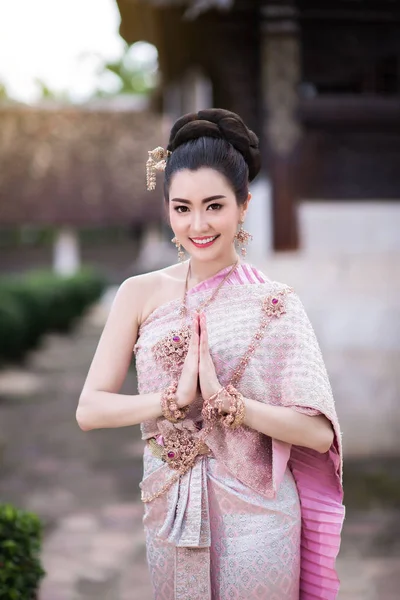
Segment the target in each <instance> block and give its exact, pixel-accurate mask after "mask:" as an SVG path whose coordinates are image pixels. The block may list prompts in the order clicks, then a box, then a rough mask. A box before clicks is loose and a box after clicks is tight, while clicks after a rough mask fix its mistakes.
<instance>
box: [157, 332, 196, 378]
mask: <svg viewBox="0 0 400 600" xmlns="http://www.w3.org/2000/svg"><path fill="white" fill-rule="evenodd" d="M190 337H191V331H190V329H189V327H187V326H185V327H182V329H180V330H179V331H178V330H175V329H174V330H173V331H170V332H169V333H168V334H167V335H166V336H165V337H163V338H162V339H161V340H160V341H159V342H157V344H155V345H154V346H153V353H154V358H155V359H156V360H157V361H159V362H160V364H161V366H162V368H163V369H164V371H167V372H168V373H173V374H174V373H177V372H179V371H180V369H182V367H183V363H184V362H185V357H186V354H187V353H188V349H189V342H190Z"/></svg>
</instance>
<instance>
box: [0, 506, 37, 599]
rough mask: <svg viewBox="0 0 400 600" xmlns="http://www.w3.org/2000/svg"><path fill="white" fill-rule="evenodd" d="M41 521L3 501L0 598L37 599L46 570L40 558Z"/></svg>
mask: <svg viewBox="0 0 400 600" xmlns="http://www.w3.org/2000/svg"><path fill="white" fill-rule="evenodd" d="M41 543H42V524H41V522H40V520H39V518H38V517H37V516H36V515H35V514H33V513H30V512H26V511H23V510H19V509H17V508H15V507H14V506H12V505H11V504H0V598H1V599H2V600H35V598H37V593H38V589H39V584H40V581H41V579H42V578H43V576H44V575H45V572H44V570H43V568H42V565H41V561H40V550H41Z"/></svg>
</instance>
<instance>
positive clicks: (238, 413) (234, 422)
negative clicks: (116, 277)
mask: <svg viewBox="0 0 400 600" xmlns="http://www.w3.org/2000/svg"><path fill="white" fill-rule="evenodd" d="M223 395H226V396H228V398H229V409H228V413H227V414H224V411H223V398H222V396H223ZM201 414H202V417H203V419H204V420H205V421H211V422H212V421H215V420H217V419H218V418H219V419H220V421H221V423H222V424H223V426H224V427H230V428H231V429H237V427H240V426H241V425H242V424H243V422H244V419H245V405H244V399H243V395H242V394H241V393H240V392H238V390H237V389H236V388H234V387H233V385H230V384H228V385H227V386H226V387H223V388H221V389H220V390H218V392H217V393H216V394H213V395H212V396H211V397H210V398H208V400H206V401H205V402H204V404H203V410H202V413H201Z"/></svg>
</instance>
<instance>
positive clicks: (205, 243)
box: [189, 235, 219, 248]
mask: <svg viewBox="0 0 400 600" xmlns="http://www.w3.org/2000/svg"><path fill="white" fill-rule="evenodd" d="M217 238H219V235H215V236H211V235H210V236H209V237H204V238H194V239H193V238H189V239H190V241H191V242H192V244H194V246H196V248H209V247H210V246H211V245H212V244H213V243H214V242H215V240H216V239H217ZM196 240H204V241H196ZM208 240H210V241H208Z"/></svg>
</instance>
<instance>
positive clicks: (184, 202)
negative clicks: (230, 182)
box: [171, 195, 226, 204]
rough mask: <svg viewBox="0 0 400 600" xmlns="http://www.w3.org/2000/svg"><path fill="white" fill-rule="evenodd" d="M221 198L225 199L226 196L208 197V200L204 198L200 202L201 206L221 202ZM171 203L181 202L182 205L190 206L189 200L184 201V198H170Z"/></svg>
mask: <svg viewBox="0 0 400 600" xmlns="http://www.w3.org/2000/svg"><path fill="white" fill-rule="evenodd" d="M221 198H226V196H221V195H218V196H209V197H208V198H204V199H203V200H202V201H201V202H202V204H206V203H207V202H211V201H212V200H221ZM171 202H181V203H182V204H192V203H191V202H190V200H185V198H172V200H171Z"/></svg>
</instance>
